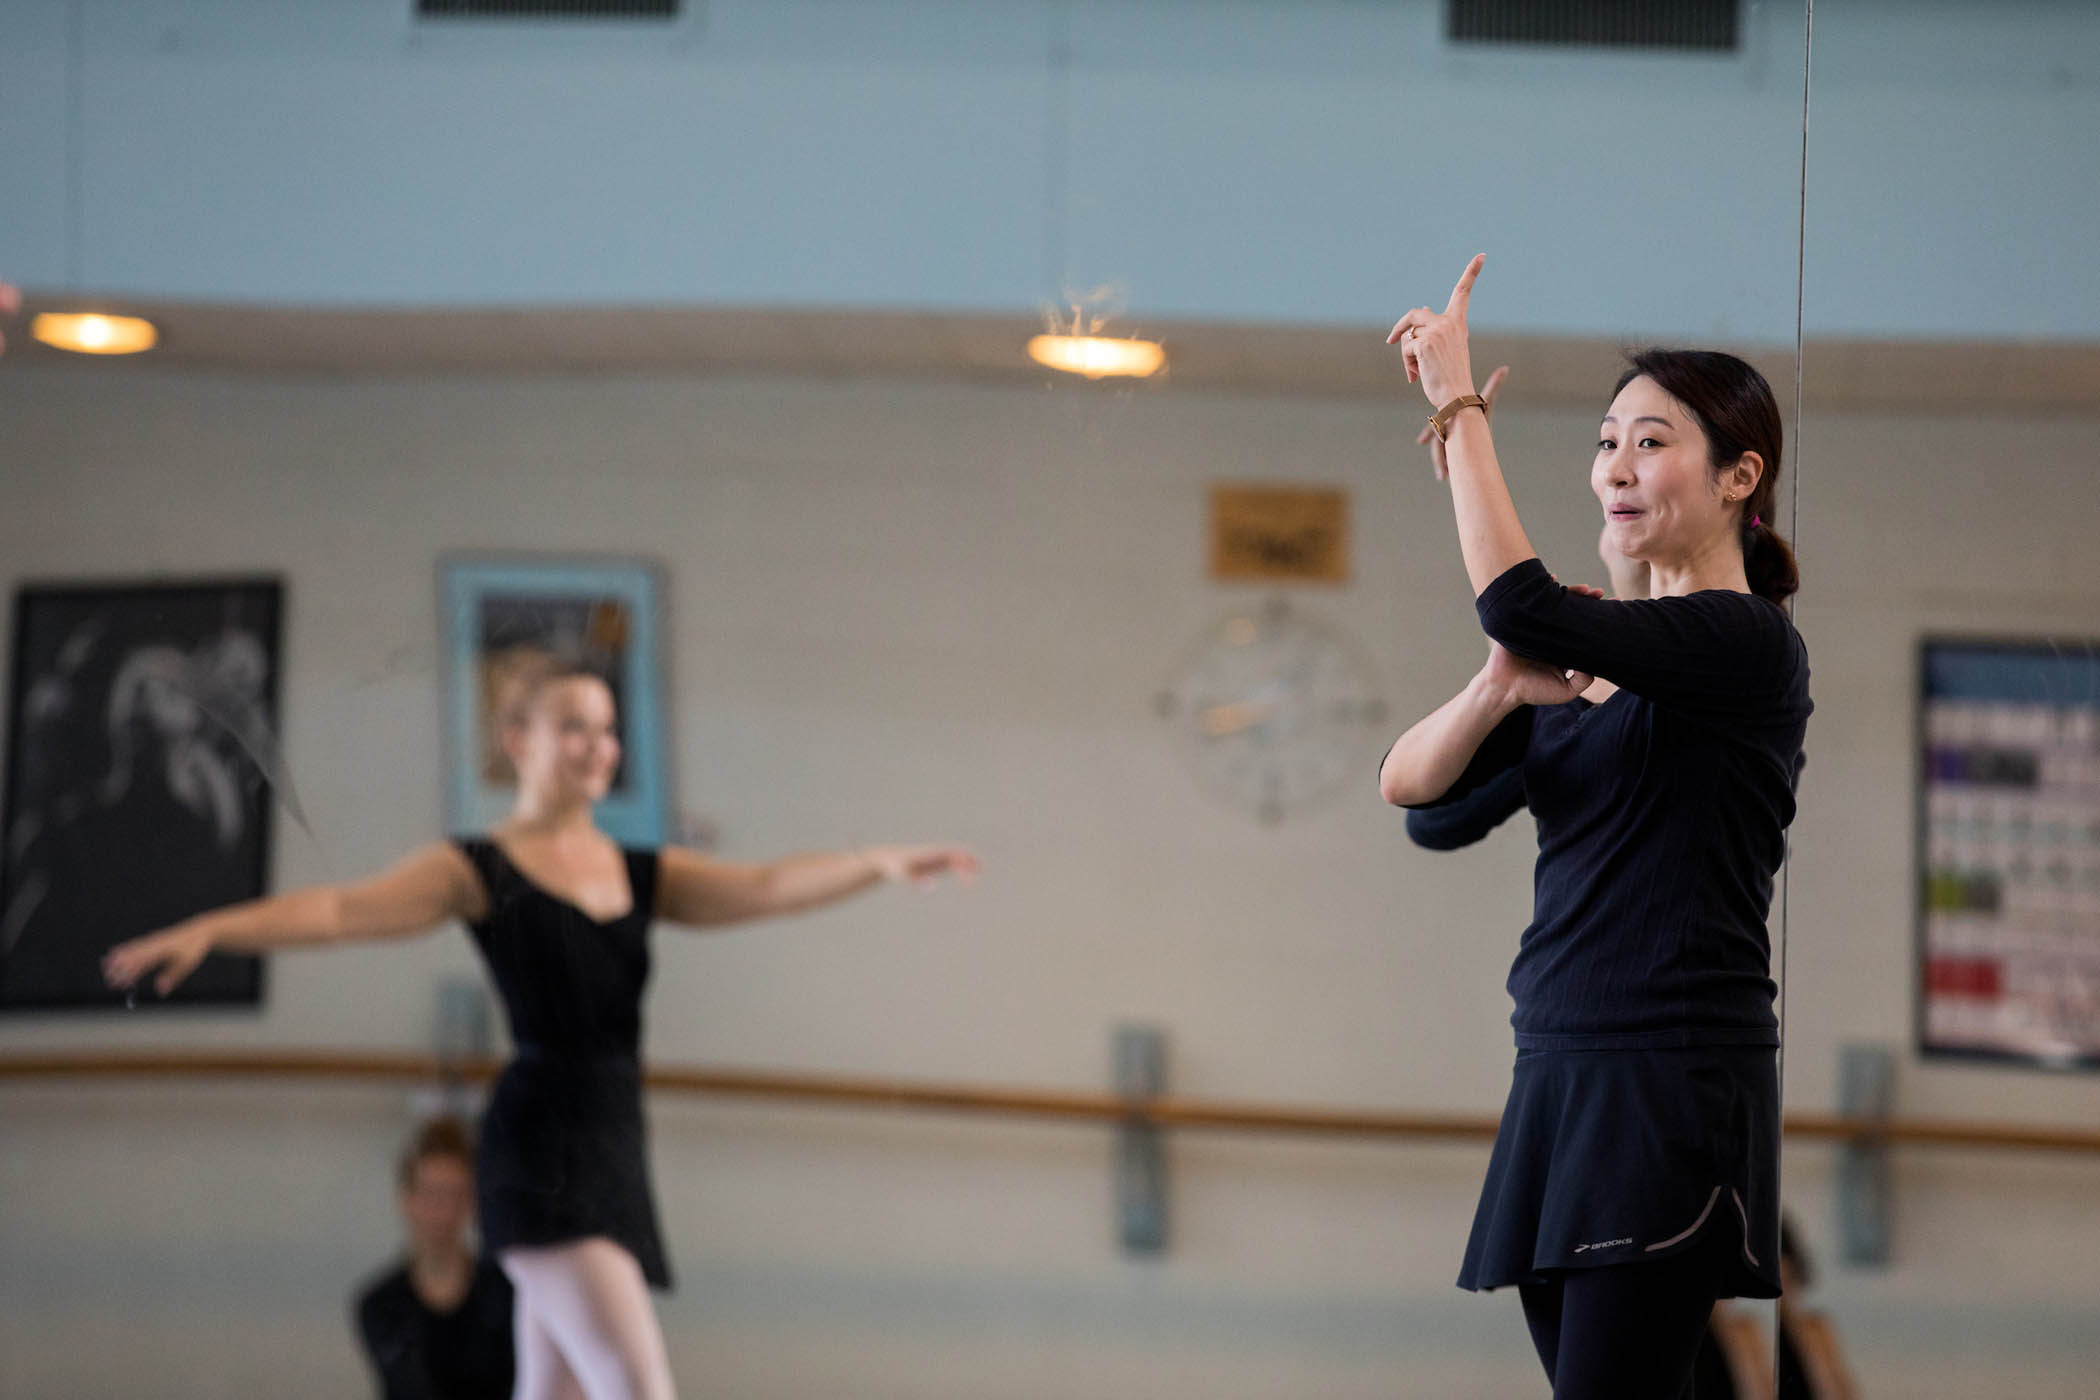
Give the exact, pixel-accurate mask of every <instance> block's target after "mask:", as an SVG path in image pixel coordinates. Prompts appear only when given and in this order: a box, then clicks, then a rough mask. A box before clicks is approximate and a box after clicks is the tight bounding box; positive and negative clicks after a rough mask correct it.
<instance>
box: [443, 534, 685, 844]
mask: <svg viewBox="0 0 2100 1400" xmlns="http://www.w3.org/2000/svg"><path fill="white" fill-rule="evenodd" d="M438 567H439V584H438V593H439V599H440V602H439V606H440V623H441V630H440V635H441V639H442V641H441V644H442V646H443V647H444V650H445V668H446V686H445V711H446V713H445V739H446V749H445V773H446V777H445V798H446V803H445V809H446V817H447V820H448V821H449V822H450V824H451V829H452V830H453V831H456V832H461V833H471V832H481V831H486V830H488V829H489V828H490V827H492V826H494V825H496V824H497V823H498V822H500V821H502V820H503V818H504V817H505V816H506V815H507V814H508V813H509V811H510V808H511V803H512V801H513V799H514V796H515V793H514V790H513V788H512V787H511V785H510V784H509V783H508V782H506V781H504V780H503V778H502V776H501V775H500V774H498V773H496V772H493V771H492V770H491V764H490V762H489V755H490V754H491V752H492V749H493V743H492V733H491V730H492V725H491V719H492V708H491V706H490V704H489V695H488V690H489V687H488V684H487V680H486V677H487V675H488V674H489V668H490V666H491V664H492V659H493V658H496V657H498V656H499V655H500V654H501V653H502V652H504V651H505V650H506V649H510V648H529V649H533V650H544V651H548V652H551V653H553V654H555V655H557V656H560V657H562V658H563V659H567V660H581V661H585V662H586V663H587V664H590V665H591V666H592V667H593V669H596V670H599V671H600V672H601V674H604V676H605V679H606V681H607V683H608V684H609V685H611V686H612V688H613V693H614V695H615V697H616V698H617V700H618V702H619V711H620V740H621V747H622V751H623V756H622V759H621V764H620V775H619V777H618V779H617V780H616V782H615V785H614V789H613V791H612V792H611V793H609V794H607V796H606V798H605V800H604V801H602V802H600V803H599V804H598V807H597V811H596V814H595V815H596V817H597V821H598V825H599V827H600V828H601V829H602V830H603V831H604V832H605V833H606V834H607V835H608V836H611V837H612V838H613V839H614V840H615V841H618V842H619V843H620V844H622V845H626V846H661V845H662V844H664V841H665V839H666V835H667V833H668V831H669V829H670V807H671V792H670V783H669V780H668V778H667V777H666V765H665V756H666V754H667V752H668V745H667V743H666V740H665V737H664V713H663V707H662V704H661V700H660V694H659V682H660V677H661V675H662V626H663V609H662V595H663V589H662V572H661V570H660V569H659V568H658V567H657V565H655V564H654V563H653V562H651V561H648V560H641V559H594V558H576V557H573V556H533V555H494V556H492V555H449V556H447V557H446V558H444V559H443V560H441V561H440V563H439V566H438ZM585 632H596V633H599V634H602V635H599V636H597V637H595V638H594V639H593V638H582V641H585V642H588V649H589V651H590V655H579V654H577V651H578V648H579V639H580V637H581V634H582V633H585Z"/></svg>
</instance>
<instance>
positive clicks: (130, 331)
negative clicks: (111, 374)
mask: <svg viewBox="0 0 2100 1400" xmlns="http://www.w3.org/2000/svg"><path fill="white" fill-rule="evenodd" d="M29 333H30V334H31V335H33V336H35V337H36V338H37V339H38V340H40V341H42V342H43V343H44V344H46V345H50V346H53V347H55V348H57V349H60V350H71V351H73V352H75V353H76V354H81V355H136V354H138V353H139V352H140V351H141V350H151V349H152V348H153V347H154V345H155V344H156V343H158V341H159V340H160V333H159V332H158V331H156V330H155V329H154V328H153V323H152V322H151V321H142V320H140V319H139V318H138V317H136V316H105V315H103V314H101V313H100V312H94V311H89V312H61V311H46V312H42V313H40V314H39V315H37V316H36V317H35V319H33V320H31V321H30V323H29Z"/></svg>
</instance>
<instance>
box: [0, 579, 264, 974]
mask: <svg viewBox="0 0 2100 1400" xmlns="http://www.w3.org/2000/svg"><path fill="white" fill-rule="evenodd" d="M282 591H283V590H282V586H281V584H280V583H279V582H278V581H277V580H275V579H252V578H251V579H231V580H217V579H214V580H203V581H195V582H154V583H127V584H54V585H25V586H24V587H22V588H21V589H20V590H19V591H18V592H17V593H16V596H15V617H14V634H13V635H14V646H13V665H12V667H11V669H10V676H11V684H10V687H9V691H8V724H7V775H6V785H5V786H6V791H5V801H4V810H0V823H4V825H0V834H4V840H0V1009H13V1010H23V1009H40V1008H59V1007H98V1006H115V1007H122V1006H124V1005H126V1003H127V997H126V995H125V994H124V993H122V992H113V991H111V990H109V989H108V988H106V987H105V986H104V985H103V982H102V974H101V967H100V962H101V957H102V954H103V953H104V952H106V951H107V950H108V949H109V948H110V947H111V946H113V945H114V944H117V943H120V942H122V941H123V940H125V939H127V938H133V937H136V936H138V935H139V934H142V933H149V932H151V931H153V930H154V929H157V928H163V927H165V926H167V925H169V924H171V923H174V922H176V921H177V920H180V919H182V918H185V917H187V916H188V915H190V914H194V913H197V912H199V911H200V910H204V909H209V908H213V907H216V906H218V905H221V904H228V903H232V902H235V901H237V900H242V899H249V898H253V897H254V896H256V895H259V894H261V893H262V892H263V888H264V884H265V882H266V880H267V878H268V873H269V861H270V827H271V808H272V801H273V793H272V782H273V781H274V777H273V775H275V774H277V773H278V772H279V770H280V768H281V764H280V762H279V760H278V754H279V746H278V743H277V738H276V736H277V733H278V726H277V693H278V657H279V642H280V619H281V614H282ZM261 996H262V966H261V960H260V959H258V958H253V957H235V956H214V957H211V958H208V959H206V960H205V962H204V964H203V966H201V967H199V968H198V969H197V971H196V972H195V973H194V974H193V975H192V976H191V977H190V978H189V980H188V981H186V982H184V983H183V984H182V985H181V986H180V987H178V988H177V989H176V990H175V992H174V994H173V996H171V997H169V998H168V999H167V1000H168V1001H169V1002H173V1003H189V1004H198V1003H204V1004H218V1005H254V1004H256V1003H258V1002H259V1001H260V1000H261ZM160 1001H161V998H159V997H158V996H156V995H154V994H152V993H150V992H144V993H140V994H139V995H138V996H137V998H136V1004H137V1005H139V1006H146V1005H148V1004H158V1003H160Z"/></svg>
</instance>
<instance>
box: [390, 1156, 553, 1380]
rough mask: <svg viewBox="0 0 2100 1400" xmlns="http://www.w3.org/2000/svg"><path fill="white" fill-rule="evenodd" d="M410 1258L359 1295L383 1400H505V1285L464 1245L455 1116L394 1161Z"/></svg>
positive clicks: (464, 1186)
mask: <svg viewBox="0 0 2100 1400" xmlns="http://www.w3.org/2000/svg"><path fill="white" fill-rule="evenodd" d="M400 1200H401V1219H402V1221H403V1223H405V1224H406V1225H407V1227H408V1255H407V1258H405V1259H404V1260H402V1262H401V1263H399V1264H397V1265H396V1266H394V1267H393V1268H392V1269H390V1270H388V1271H387V1272H386V1273H384V1274H382V1275H380V1276H379V1277H378V1278H377V1279H375V1280H374V1281H373V1282H372V1283H370V1284H368V1285H367V1286H366V1287H365V1288H364V1289H363V1290H362V1291H360V1292H359V1294H358V1298H357V1330H358V1334H359V1336H360V1337H361V1338H362V1339H363V1341H364V1347H365V1354H366V1355H367V1356H368V1357H370V1358H371V1361H372V1368H373V1369H374V1370H375V1371H377V1372H378V1374H379V1388H380V1394H381V1396H382V1397H383V1400H509V1396H510V1393H511V1381H512V1377H513V1374H514V1369H513V1368H514V1366H515V1364H516V1355H515V1349H514V1347H513V1345H512V1342H511V1311H512V1307H513V1301H512V1294H511V1286H510V1280H509V1279H508V1278H506V1277H504V1274H503V1270H502V1269H500V1268H498V1267H497V1266H496V1264H495V1262H494V1261H493V1260H489V1259H479V1258H476V1257H475V1255H474V1253H473V1251H472V1250H470V1249H468V1248H467V1238H466V1234H467V1221H468V1220H469V1218H471V1217H472V1215H473V1213H474V1144H473V1140H472V1139H471V1138H470V1137H469V1136H468V1133H467V1129H466V1126H465V1125H464V1124H462V1123H461V1122H460V1121H459V1120H458V1119H456V1118H438V1119H433V1120H432V1121H431V1122H429V1123H426V1124H424V1125H423V1127H422V1129H421V1130H420V1131H419V1132H418V1133H417V1134H416V1137H415V1140H414V1141H413V1142H411V1143H410V1144H409V1147H408V1151H406V1152H405V1153H403V1154H402V1157H401V1196H400Z"/></svg>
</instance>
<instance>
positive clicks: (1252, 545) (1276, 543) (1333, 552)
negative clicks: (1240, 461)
mask: <svg viewBox="0 0 2100 1400" xmlns="http://www.w3.org/2000/svg"><path fill="white" fill-rule="evenodd" d="M1210 576H1211V577H1212V578H1214V579H1217V580H1218V581H1220V582H1223V583H1289V582H1296V583H1347V582H1348V581H1349V493H1348V492H1347V491H1345V490H1343V489H1342V488H1341V487H1339V486H1245V485H1222V484H1221V485H1216V486H1213V487H1211V488H1210Z"/></svg>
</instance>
